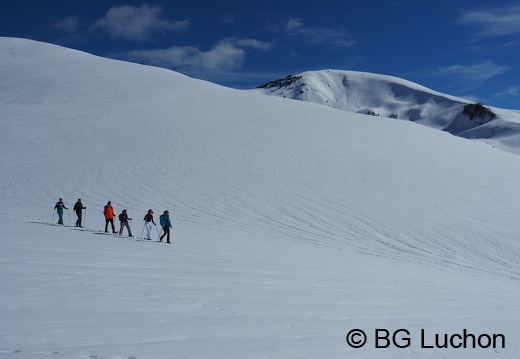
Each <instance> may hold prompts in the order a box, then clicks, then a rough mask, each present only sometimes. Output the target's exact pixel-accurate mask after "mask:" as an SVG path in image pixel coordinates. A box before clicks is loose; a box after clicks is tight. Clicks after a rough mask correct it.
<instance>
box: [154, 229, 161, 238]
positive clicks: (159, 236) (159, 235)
mask: <svg viewBox="0 0 520 359" xmlns="http://www.w3.org/2000/svg"><path fill="white" fill-rule="evenodd" d="M155 230H156V231H157V236H158V238H157V239H158V240H161V234H160V233H159V230H158V229H157V226H155ZM161 232H162V227H161Z"/></svg>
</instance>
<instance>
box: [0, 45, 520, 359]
mask: <svg viewBox="0 0 520 359" xmlns="http://www.w3.org/2000/svg"><path fill="white" fill-rule="evenodd" d="M397 110H398V109H396V111H397ZM401 114H402V112H400V115H401ZM0 129H1V130H0V243H1V251H0V253H1V254H0V280H1V283H2V284H1V286H0V318H2V320H1V321H0V354H1V356H2V358H9V359H11V358H22V357H23V358H49V357H52V358H67V359H68V358H112V359H116V358H126V359H130V358H132V359H135V358H158V359H169V358H200V359H207V358H227V359H244V358H269V359H276V358H280V359H282V358H283V359H288V358H298V359H305V358H309V359H311V358H312V359H315V358H329V359H335V358H356V359H357V358H376V357H377V358H381V359H394V358H417V357H420V358H441V357H443V358H457V359H469V358H471V359H475V358H477V359H479V358H490V357H495V356H496V357H497V358H498V357H499V358H518V356H519V355H520V338H519V337H518V322H519V320H520V310H519V309H520V308H519V307H520V289H519V283H520V241H519V240H518V233H520V221H518V212H519V206H520V192H519V191H518V183H517V182H518V178H519V177H520V156H518V155H514V154H511V153H507V152H504V151H501V150H498V149H495V148H492V147H491V146H489V145H486V144H484V143H480V142H477V141H468V140H465V139H462V138H459V137H455V136H451V135H450V134H447V133H445V132H442V131H438V130H434V129H431V128H428V127H425V126H417V125H415V124H413V123H410V122H408V121H392V120H388V119H387V118H384V117H383V116H366V115H365V114H356V113H349V112H345V111H340V110H338V109H334V108H330V107H325V106H321V105H317V104H314V103H309V102H305V101H288V100H286V99H281V98H276V97H271V96H265V95H263V94H258V93H255V91H237V90H233V89H229V88H224V87H221V86H217V85H214V84H211V83H207V82H204V81H198V80H194V79H191V78H188V77H186V76H183V75H180V74H178V73H175V72H172V71H168V70H165V69H159V68H154V67H148V66H142V65H137V64H132V63H127V62H120V61H114V60H109V59H104V58H100V57H96V56H92V55H89V54H85V53H82V52H79V51H74V50H70V49H66V48H62V47H58V46H54V45H49V44H44V43H39V42H34V41H30V40H24V39H12V38H0ZM60 197H61V198H63V199H64V201H65V204H66V205H67V207H68V208H71V207H72V205H73V204H74V202H75V201H76V200H77V199H78V198H81V199H82V201H83V204H84V205H85V206H86V207H87V209H86V211H84V216H85V218H84V220H85V223H84V224H85V226H86V228H82V229H78V228H74V227H72V226H71V224H72V223H73V222H74V212H73V211H72V210H68V211H65V223H66V226H58V225H56V224H55V222H56V220H57V218H56V213H55V212H54V210H53V207H54V204H55V203H56V201H57V200H58V198H60ZM109 200H110V201H111V202H112V204H113V205H114V208H115V211H116V213H117V214H118V213H120V212H121V211H122V210H123V209H127V210H128V214H129V216H130V217H131V218H132V219H133V220H132V222H131V223H132V230H133V232H134V234H135V235H136V236H137V237H141V236H142V233H143V230H144V223H143V217H144V215H145V213H146V212H147V210H148V209H149V208H151V209H153V210H154V212H155V221H156V222H158V216H159V214H161V213H162V212H163V211H164V210H165V209H168V210H170V212H171V214H172V221H173V230H172V240H173V244H172V245H167V244H164V243H157V242H156V239H157V235H158V233H159V229H158V228H157V229H156V228H154V229H153V230H154V241H153V242H150V241H146V240H138V239H137V238H128V237H126V235H125V236H124V237H119V236H114V235H112V234H104V232H103V227H104V225H105V221H104V218H103V214H102V211H103V206H104V205H105V204H106V203H107V201H109ZM118 227H119V226H118ZM125 234H126V233H125ZM354 329H361V330H364V331H365V333H366V334H367V342H366V345H365V346H364V347H363V348H359V349H353V348H352V347H350V346H349V345H348V343H347V341H346V337H347V335H348V334H349V333H350V332H351V331H352V330H354ZM383 329H385V330H388V331H389V332H391V333H394V332H395V331H397V330H399V329H403V330H406V331H407V332H404V331H400V332H398V333H397V336H396V337H395V338H396V340H397V344H399V345H401V346H402V347H398V346H396V345H394V344H391V345H389V346H388V347H386V348H382V347H378V345H379V346H384V345H385V341H384V340H380V341H377V339H376V332H377V330H383ZM465 331H467V333H469V334H472V335H474V336H475V338H476V339H475V341H474V342H471V338H469V341H468V343H467V344H465V346H466V348H455V347H454V346H456V345H459V344H460V343H461V340H462V339H461V337H457V335H461V334H464V333H465ZM379 333H381V335H383V333H384V332H383V331H379ZM406 333H408V334H406ZM357 334H359V335H361V333H359V332H358V333H357ZM357 334H356V335H355V336H354V337H353V339H354V341H355V342H358V340H359V339H360V338H361V337H360V336H358V335H357ZM436 335H438V338H440V344H436ZM445 335H446V336H447V337H448V339H447V340H448V341H447V342H446V341H445V339H444V338H445ZM498 335H502V336H503V338H504V340H503V341H502V340H501V338H502V337H500V336H498ZM488 337H489V338H490V339H491V338H493V339H498V340H496V341H495V342H494V343H491V342H490V343H488V342H487V341H486V339H487V338H488ZM390 338H392V336H391V335H390ZM407 338H408V339H409V340H410V342H409V345H407V346H406V345H405V344H406V339H407ZM450 338H451V339H453V340H452V342H451V343H450V340H449V339H450ZM477 339H478V340H479V342H476V340H477ZM445 342H446V343H448V348H431V346H432V345H433V346H442V345H443V343H445ZM473 346H475V347H476V348H473Z"/></svg>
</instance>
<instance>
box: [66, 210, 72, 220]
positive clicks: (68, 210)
mask: <svg viewBox="0 0 520 359" xmlns="http://www.w3.org/2000/svg"><path fill="white" fill-rule="evenodd" d="M67 213H68V214H69V224H72V220H71V219H70V211H69V209H68V208H67Z"/></svg>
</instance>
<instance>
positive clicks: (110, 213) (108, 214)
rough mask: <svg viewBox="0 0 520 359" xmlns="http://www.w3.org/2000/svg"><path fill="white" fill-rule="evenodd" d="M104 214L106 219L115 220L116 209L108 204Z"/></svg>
mask: <svg viewBox="0 0 520 359" xmlns="http://www.w3.org/2000/svg"><path fill="white" fill-rule="evenodd" d="M103 214H104V215H105V218H106V219H112V218H114V217H115V216H114V208H112V206H109V205H108V204H107V205H106V206H105V209H104V210H103Z"/></svg>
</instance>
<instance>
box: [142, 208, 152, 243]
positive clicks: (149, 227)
mask: <svg viewBox="0 0 520 359" xmlns="http://www.w3.org/2000/svg"><path fill="white" fill-rule="evenodd" d="M143 220H144V226H145V227H146V239H152V236H151V232H152V223H153V225H154V226H155V222H154V221H153V211H152V210H151V209H149V210H148V213H147V214H146V215H145V216H144V219H143Z"/></svg>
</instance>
